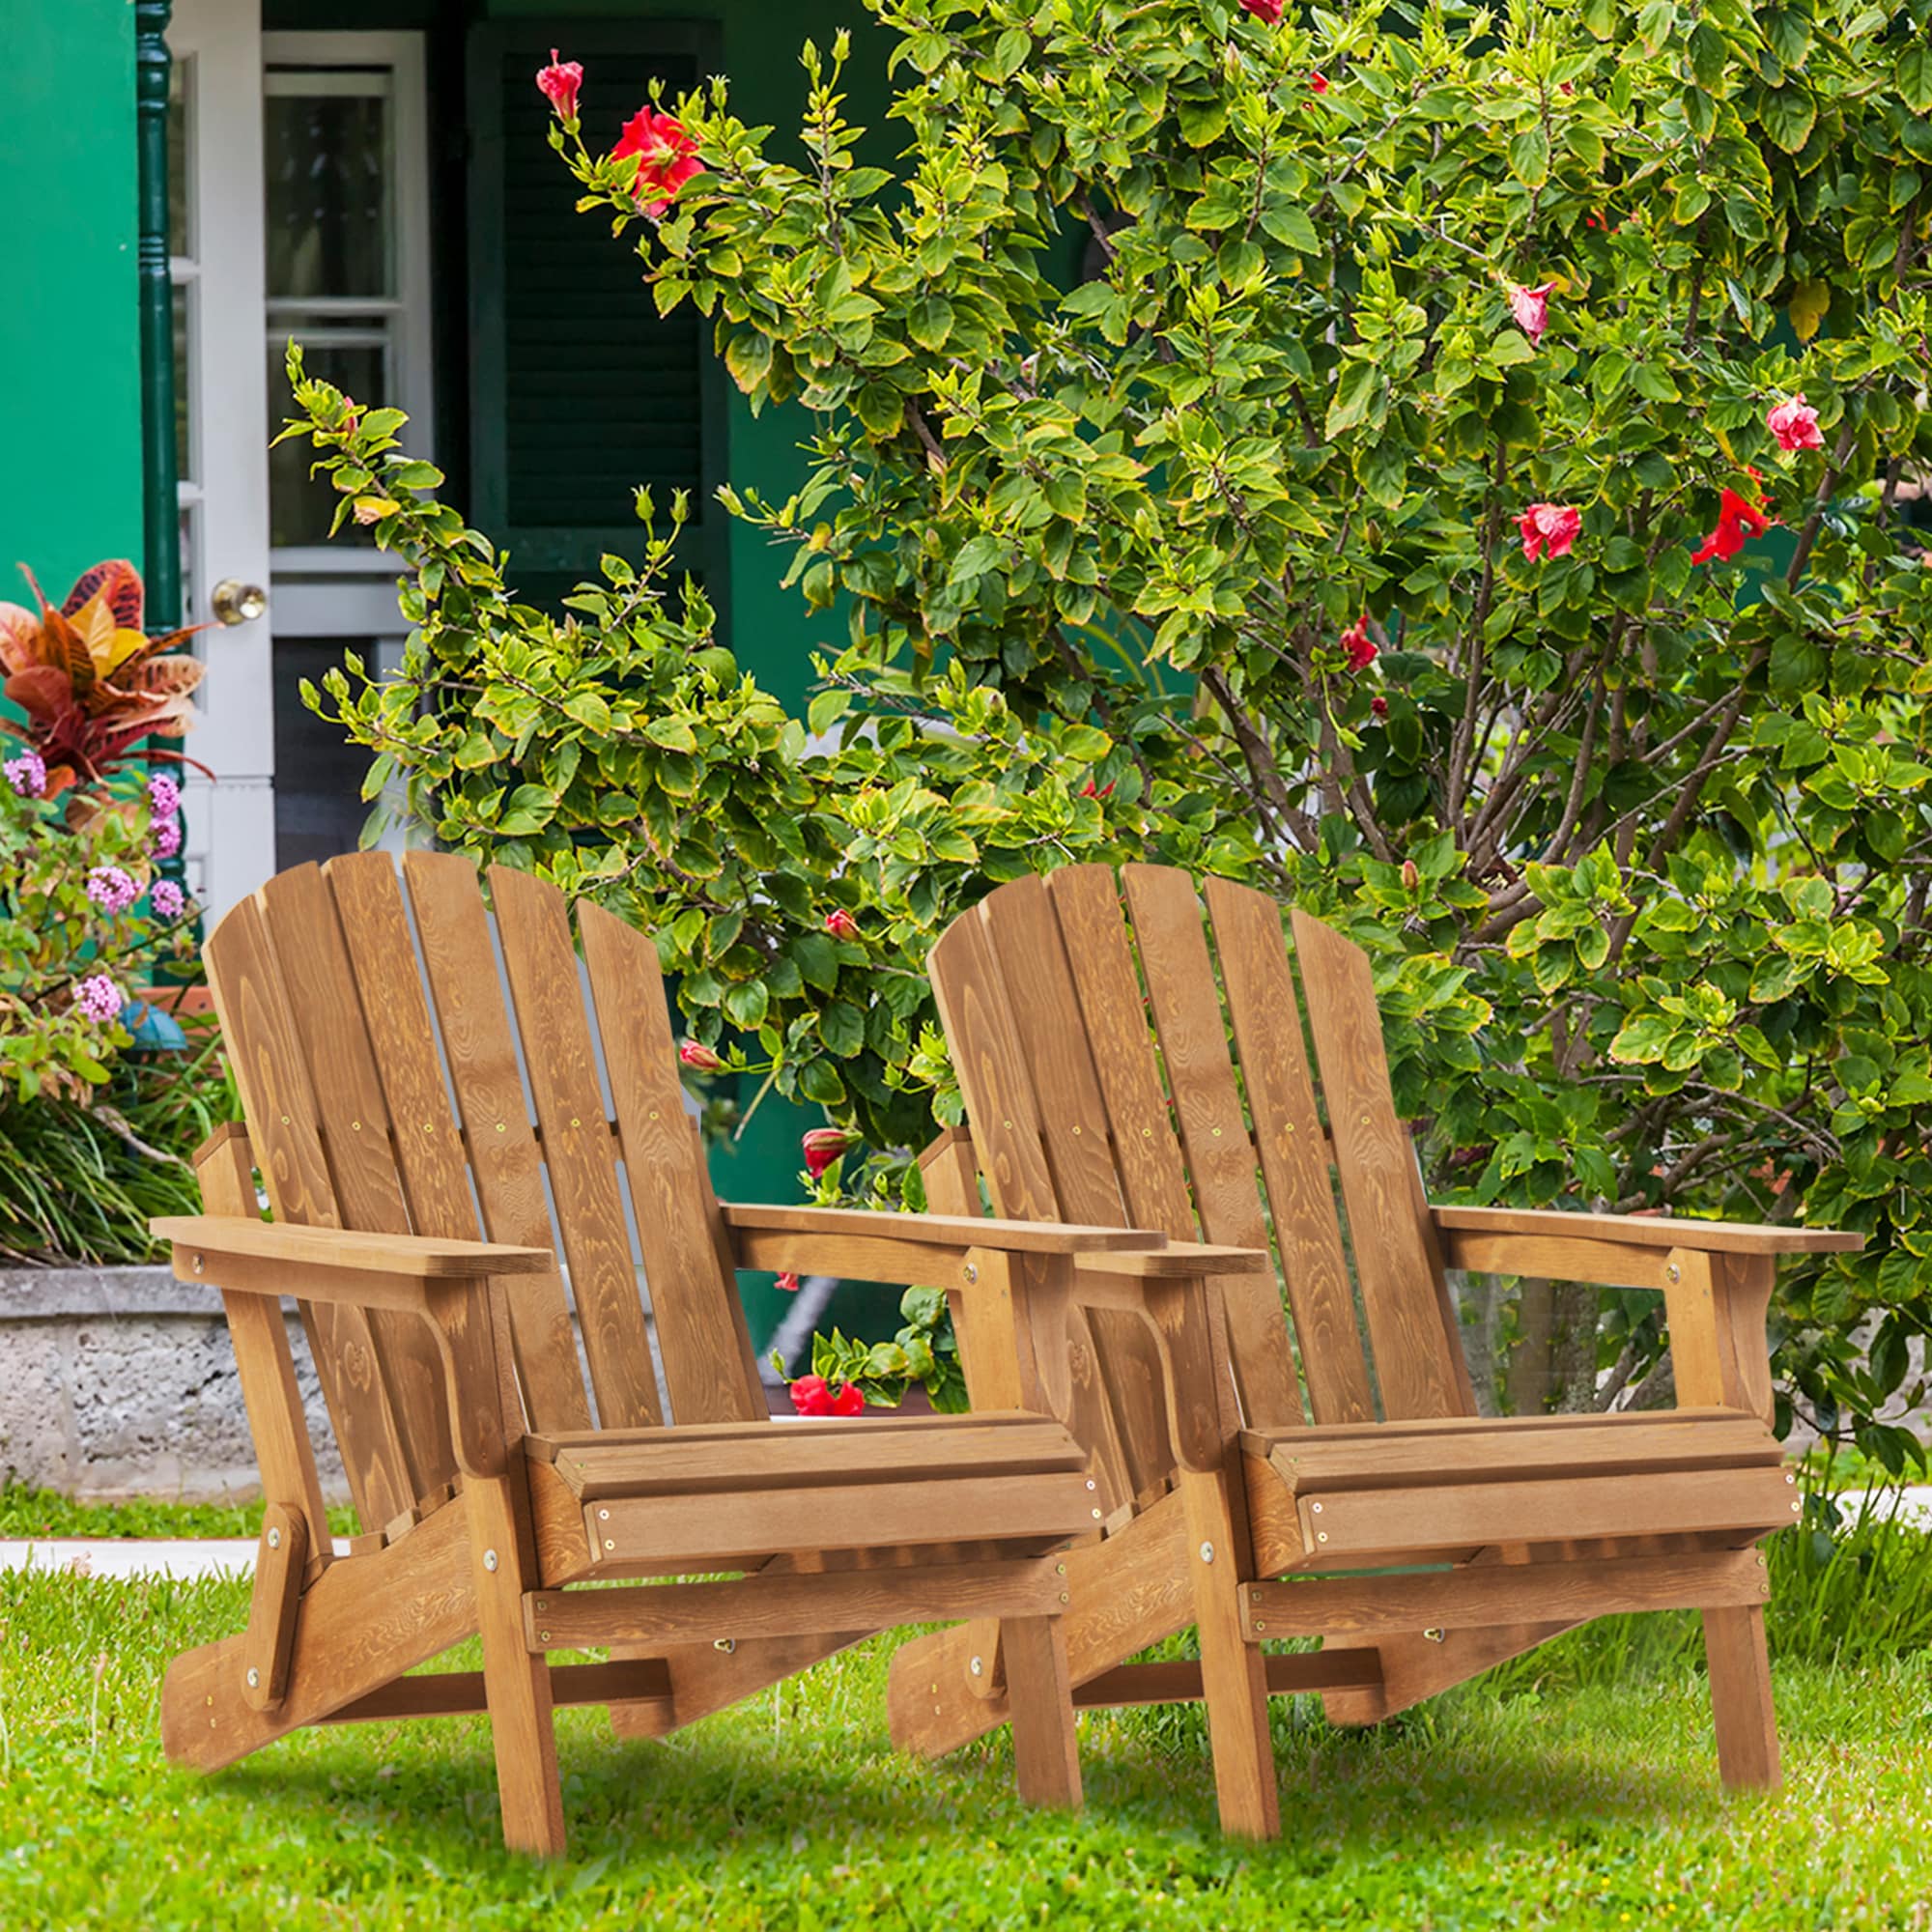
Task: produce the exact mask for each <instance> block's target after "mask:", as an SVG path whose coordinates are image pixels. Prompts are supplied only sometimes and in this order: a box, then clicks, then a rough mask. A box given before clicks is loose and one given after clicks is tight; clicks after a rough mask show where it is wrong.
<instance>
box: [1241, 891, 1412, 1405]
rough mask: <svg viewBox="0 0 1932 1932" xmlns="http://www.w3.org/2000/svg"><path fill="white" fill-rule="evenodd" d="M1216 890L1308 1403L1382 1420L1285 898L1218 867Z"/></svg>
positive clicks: (1251, 1104)
mask: <svg viewBox="0 0 1932 1932" xmlns="http://www.w3.org/2000/svg"><path fill="white" fill-rule="evenodd" d="M1207 899H1208V916H1209V918H1210V919H1211V920H1212V921H1213V925H1214V950H1215V952H1216V953H1217V954H1218V955H1219V957H1220V961H1221V979H1222V983H1223V985H1224V986H1225V988H1226V990H1227V995H1228V1018H1229V1023H1230V1025H1231V1026H1232V1027H1233V1029H1234V1035H1235V1049H1236V1053H1238V1054H1239V1056H1240V1063H1241V1078H1242V1080H1243V1082H1244V1083H1245V1085H1246V1088H1247V1095H1248V1111H1249V1113H1250V1115H1251V1116H1252V1119H1253V1125H1254V1136H1255V1146H1256V1150H1257V1151H1258V1152H1259V1154H1260V1156H1261V1166H1262V1179H1263V1180H1264V1183H1265V1185H1266V1187H1267V1197H1268V1205H1269V1207H1270V1208H1271V1209H1272V1210H1273V1214H1274V1237H1275V1245H1276V1248H1277V1251H1278V1252H1279V1254H1280V1256H1281V1270H1282V1277H1283V1281H1284V1284H1285V1286H1286V1287H1287V1290H1288V1299H1289V1305H1290V1307H1292V1308H1293V1311H1294V1332H1295V1334H1296V1336H1297V1337H1298V1338H1299V1340H1300V1343H1301V1373H1302V1378H1303V1379H1304V1380H1305V1381H1306V1383H1307V1385H1308V1406H1309V1407H1310V1409H1311V1410H1312V1411H1313V1413H1314V1417H1315V1420H1316V1421H1317V1422H1318V1423H1323V1422H1372V1421H1373V1420H1374V1419H1375V1412H1376V1411H1375V1404H1374V1402H1373V1400H1372V1398H1371V1396H1370V1393H1369V1370H1368V1364H1367V1362H1365V1361H1364V1360H1363V1357H1362V1344H1361V1335H1360V1332H1359V1330H1358V1327H1357V1325H1356V1318H1355V1297H1354V1291H1353V1289H1352V1287H1351V1286H1350V1281H1349V1260H1348V1256H1347V1255H1346V1254H1345V1253H1344V1252H1343V1249H1342V1231H1341V1228H1340V1227H1339V1225H1338V1224H1337V1222H1336V1219H1335V1181H1334V1176H1333V1174H1332V1173H1331V1172H1330V1169H1329V1165H1328V1154H1327V1149H1326V1145H1325V1142H1324V1139H1323V1136H1322V1132H1321V1116H1320V1114H1319V1113H1318V1112H1317V1111H1316V1106H1315V1087H1314V1083H1313V1082H1312V1081H1311V1080H1310V1078H1309V1075H1308V1056H1307V1053H1306V1051H1305V1049H1304V1048H1303V1046H1302V1043H1301V1014H1300V1009H1299V1007H1298V1005H1297V1004H1296V1001H1295V996H1294V978H1293V974H1292V973H1291V971H1290V969H1289V963H1288V947H1287V944H1286V942H1285V940H1284V938H1283V935H1282V929H1281V908H1280V907H1279V906H1277V905H1276V904H1275V902H1274V901H1273V900H1272V899H1271V898H1269V897H1268V896H1267V895H1266V894H1265V893H1258V892H1255V891H1254V890H1253V889H1252V888H1250V887H1247V886H1237V885H1235V884H1234V883H1233V882H1232V881H1230V880H1227V879H1209V880H1208V882H1207Z"/></svg>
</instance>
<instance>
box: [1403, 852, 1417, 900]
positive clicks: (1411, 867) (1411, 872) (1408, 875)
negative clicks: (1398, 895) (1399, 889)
mask: <svg viewBox="0 0 1932 1932" xmlns="http://www.w3.org/2000/svg"><path fill="white" fill-rule="evenodd" d="M1402 883H1403V885H1404V886H1405V887H1406V889H1407V890H1408V891H1409V892H1411V893H1412V892H1413V891H1414V890H1415V889H1416V887H1417V886H1419V885H1420V884H1421V883H1422V874H1421V873H1420V872H1418V871H1417V870H1416V869H1415V861H1414V860H1413V859H1405V860H1404V861H1403V862H1402Z"/></svg>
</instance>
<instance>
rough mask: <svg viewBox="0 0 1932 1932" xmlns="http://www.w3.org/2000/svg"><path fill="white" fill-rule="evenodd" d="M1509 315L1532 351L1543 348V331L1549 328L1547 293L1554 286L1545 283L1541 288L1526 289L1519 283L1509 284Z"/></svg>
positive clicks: (1553, 284)
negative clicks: (1513, 318) (1527, 339)
mask: <svg viewBox="0 0 1932 1932" xmlns="http://www.w3.org/2000/svg"><path fill="white" fill-rule="evenodd" d="M1505 286H1506V287H1507V288H1508V290H1509V298H1510V313H1511V314H1512V315H1513V316H1515V317H1516V326H1517V327H1519V328H1520V329H1521V330H1522V332H1523V333H1524V334H1525V335H1526V336H1528V337H1529V346H1530V347H1531V348H1532V349H1541V348H1542V347H1543V331H1544V330H1545V329H1546V328H1548V327H1549V292H1550V290H1551V289H1553V288H1554V287H1555V286H1556V284H1555V283H1554V282H1545V283H1544V284H1543V286H1542V287H1541V288H1537V289H1526V288H1524V287H1523V286H1522V284H1521V283H1520V282H1509V283H1506V284H1505Z"/></svg>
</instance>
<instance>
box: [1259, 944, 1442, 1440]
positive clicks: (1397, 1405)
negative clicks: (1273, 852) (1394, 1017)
mask: <svg viewBox="0 0 1932 1932" xmlns="http://www.w3.org/2000/svg"><path fill="white" fill-rule="evenodd" d="M1291 919H1292V923H1293V933H1294V952H1295V964H1296V966H1297V967H1298V969H1299V971H1300V977H1301V987H1302V992H1303V995H1304V996H1305V998H1306V1000H1307V1003H1308V1022H1309V1030H1310V1032H1311V1033H1312V1034H1313V1036H1314V1039H1315V1057H1316V1061H1317V1064H1318V1065H1320V1067H1321V1085H1322V1088H1323V1091H1324V1092H1325V1094H1326V1095H1327V1101H1328V1132H1329V1138H1330V1139H1331V1141H1332V1142H1333V1143H1334V1148H1335V1164H1336V1169H1337V1172H1338V1173H1339V1175H1340V1177H1341V1182H1342V1197H1343V1200H1344V1202H1345V1203H1346V1205H1347V1208H1348V1214H1349V1235H1350V1245H1351V1246H1352V1248H1353V1250H1354V1257H1355V1274H1356V1279H1357V1281H1358V1282H1359V1283H1360V1285H1361V1292H1362V1306H1363V1310H1364V1313H1365V1315H1366V1317H1367V1321H1368V1329H1369V1342H1370V1347H1371V1348H1372V1350H1373V1351H1374V1354H1375V1376H1376V1383H1377V1386H1378V1389H1379V1390H1380V1393H1381V1402H1382V1410H1383V1413H1384V1415H1385V1416H1386V1417H1387V1418H1388V1419H1389V1420H1391V1421H1396V1420H1402V1419H1406V1418H1409V1417H1414V1416H1430V1415H1458V1414H1462V1413H1464V1412H1465V1408H1464V1401H1465V1399H1464V1394H1463V1391H1464V1389H1465V1388H1466V1387H1467V1386H1468V1382H1467V1377H1466V1374H1464V1375H1458V1373H1457V1371H1456V1368H1455V1367H1454V1366H1453V1365H1452V1362H1451V1360H1450V1350H1451V1348H1452V1347H1453V1346H1454V1344H1453V1343H1452V1341H1451V1338H1450V1336H1449V1334H1448V1333H1447V1331H1446V1330H1445V1327H1444V1322H1443V1316H1442V1308H1441V1304H1440V1302H1439V1301H1438V1299H1437V1293H1436V1282H1437V1276H1436V1274H1435V1268H1434V1265H1433V1263H1432V1256H1431V1250H1430V1245H1429V1243H1428V1242H1427V1240H1426V1239H1425V1237H1424V1228H1423V1209H1422V1206H1421V1198H1420V1190H1419V1188H1418V1186H1417V1183H1416V1177H1415V1155H1414V1151H1413V1149H1412V1148H1411V1147H1410V1144H1409V1139H1408V1134H1407V1131H1406V1129H1405V1128H1404V1126H1403V1124H1402V1122H1401V1121H1400V1119H1398V1117H1397V1115H1396V1111H1395V1095H1394V1093H1393V1091H1392V1089H1391V1087H1390V1084H1389V1072H1388V1060H1387V1057H1386V1054H1385V1052H1384V1050H1383V1046H1382V1030H1381V1015H1380V1012H1379V1011H1378V1008H1377V1005H1376V991H1375V980H1374V978H1373V976H1372V975H1371V973H1370V970H1369V958H1368V954H1367V953H1365V952H1363V951H1362V950H1361V948H1360V947H1358V946H1355V945H1353V944H1352V943H1351V942H1350V941H1349V940H1347V939H1345V938H1344V937H1343V936H1342V935H1341V934H1340V933H1339V932H1336V931H1335V930H1334V929H1333V928H1332V927H1330V926H1327V925H1324V924H1323V923H1321V921H1320V920H1316V919H1310V918H1309V917H1308V916H1307V915H1306V914H1304V913H1302V912H1299V911H1296V912H1294V913H1293V914H1292V915H1291ZM1459 1352H1460V1351H1459Z"/></svg>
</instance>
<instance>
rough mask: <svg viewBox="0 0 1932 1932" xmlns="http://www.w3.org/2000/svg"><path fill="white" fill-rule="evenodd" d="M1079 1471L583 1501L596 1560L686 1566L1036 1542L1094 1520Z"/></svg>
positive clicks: (1082, 1527) (1090, 1525)
mask: <svg viewBox="0 0 1932 1932" xmlns="http://www.w3.org/2000/svg"><path fill="white" fill-rule="evenodd" d="M1087 1481H1088V1479H1087V1478H1086V1477H1084V1476H1082V1475H1080V1474H1078V1473H1055V1474H1045V1475H1024V1476H1004V1475H1003V1476H990V1477H987V1476H981V1477H974V1478H971V1479H969V1480H966V1481H963V1482H951V1481H949V1482H939V1481H923V1482H917V1483H894V1482H891V1481H877V1482H871V1483H838V1484H822V1485H812V1486H802V1487H800V1488H797V1489H786V1490H775V1491H770V1492H740V1493H739V1494H736V1495H733V1496H729V1497H722V1496H715V1495H685V1496H648V1497H643V1498H631V1497H624V1496H613V1497H611V1499H610V1500H609V1501H608V1502H600V1503H590V1504H586V1505H585V1520H586V1522H587V1524H588V1527H589V1530H590V1534H591V1536H592V1538H593V1540H594V1542H595V1545H596V1548H597V1550H598V1552H599V1560H600V1562H601V1561H609V1562H611V1563H612V1564H624V1563H689V1564H690V1565H691V1566H692V1567H693V1568H694V1569H701V1568H703V1567H704V1566H705V1564H707V1563H713V1562H722V1561H724V1560H725V1559H726V1558H732V1559H735V1558H738V1557H759V1556H769V1555H772V1554H774V1553H776V1552H777V1551H780V1550H787V1549H878V1548H887V1547H890V1546H893V1545H898V1544H918V1543H930V1542H932V1541H934V1540H935V1539H936V1538H937V1537H941V1536H943V1537H944V1538H945V1539H946V1540H948V1541H951V1542H956V1541H959V1540H962V1539H965V1538H971V1537H985V1538H998V1539H1000V1540H1002V1541H1028V1542H1038V1541H1040V1540H1041V1539H1044V1540H1045V1541H1047V1542H1052V1541H1054V1540H1056V1539H1059V1538H1063V1537H1068V1536H1077V1535H1079V1534H1081V1533H1082V1532H1084V1531H1086V1530H1090V1529H1092V1528H1094V1525H1095V1521H1096V1518H1095V1515H1094V1509H1095V1504H1094V1491H1092V1490H1090V1489H1089V1488H1088V1487H1087Z"/></svg>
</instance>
